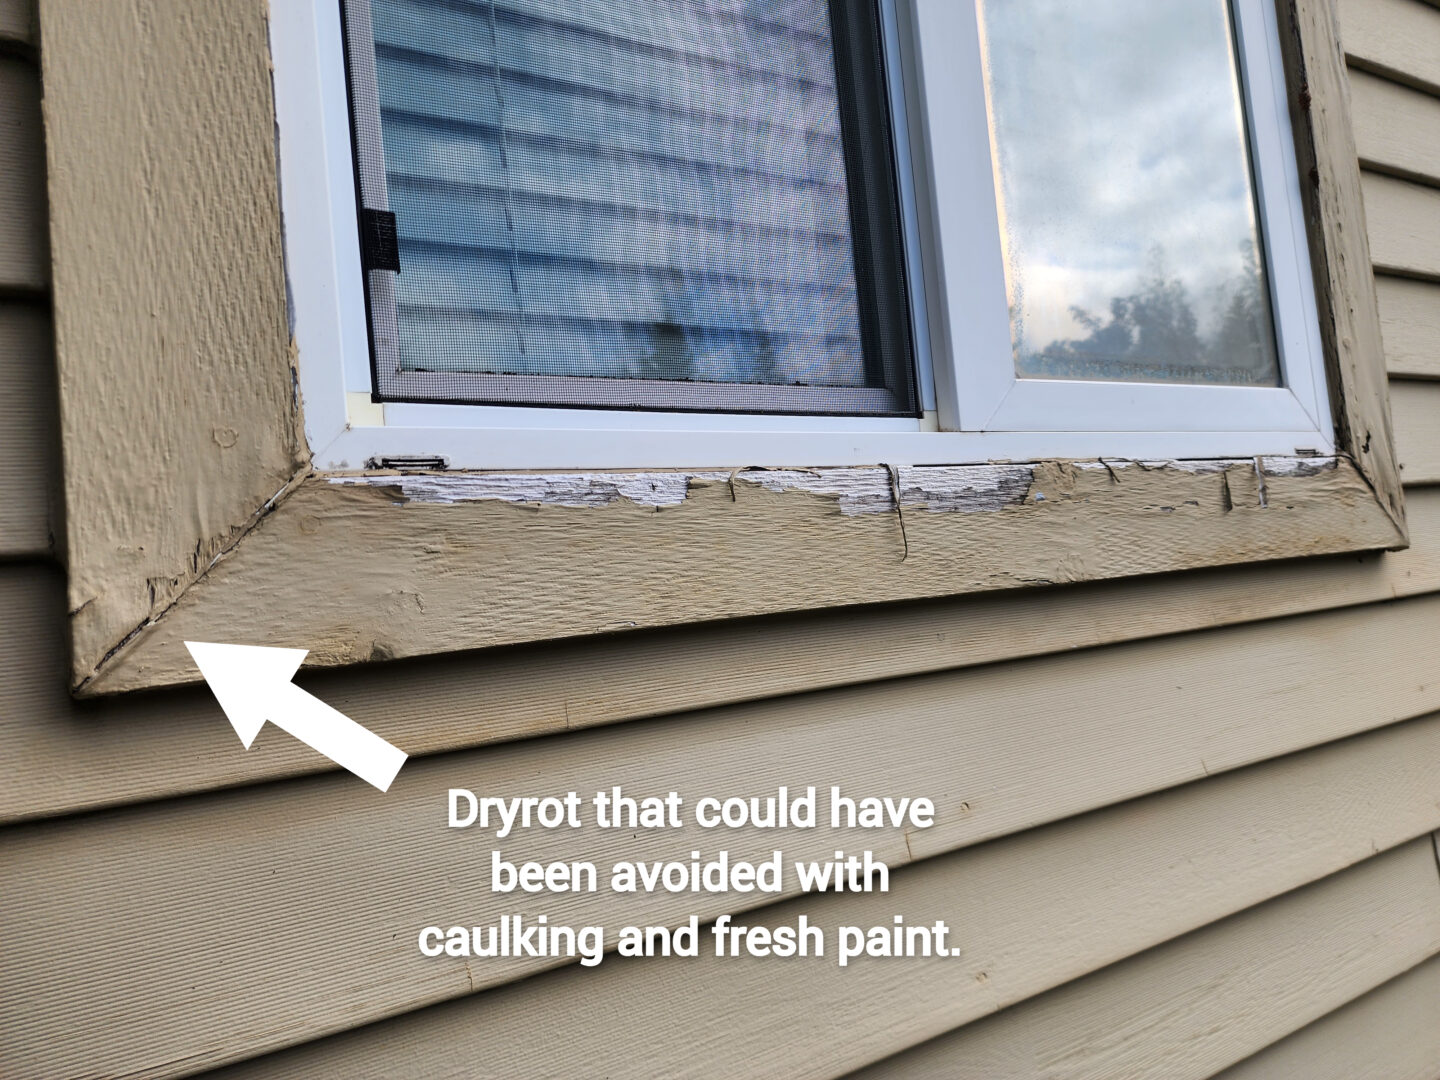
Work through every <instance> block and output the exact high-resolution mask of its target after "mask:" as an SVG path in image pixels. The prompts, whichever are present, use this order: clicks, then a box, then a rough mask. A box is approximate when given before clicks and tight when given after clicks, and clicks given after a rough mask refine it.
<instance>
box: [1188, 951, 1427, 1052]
mask: <svg viewBox="0 0 1440 1080" xmlns="http://www.w3.org/2000/svg"><path fill="white" fill-rule="evenodd" d="M1437 1012H1440V957H1435V958H1433V959H1430V960H1427V961H1425V962H1424V963H1423V964H1419V965H1417V966H1416V967H1414V968H1412V969H1410V970H1409V971H1407V972H1406V973H1405V974H1404V975H1401V976H1399V977H1398V978H1395V979H1391V980H1390V981H1389V982H1387V983H1386V984H1385V985H1384V986H1381V987H1379V988H1377V989H1375V990H1372V991H1370V993H1368V994H1366V995H1365V996H1364V997H1361V998H1359V999H1357V1000H1356V1001H1353V1002H1351V1003H1350V1004H1349V1005H1346V1006H1345V1007H1344V1008H1343V1009H1337V1010H1336V1011H1335V1012H1333V1013H1331V1014H1330V1015H1328V1016H1323V1017H1321V1018H1320V1019H1319V1020H1316V1021H1315V1022H1314V1023H1313V1024H1310V1025H1309V1026H1308V1027H1305V1028H1302V1029H1301V1030H1300V1031H1297V1032H1296V1033H1295V1034H1293V1035H1291V1036H1290V1037H1289V1038H1286V1039H1283V1040H1281V1041H1280V1042H1278V1043H1276V1044H1275V1045H1274V1046H1271V1047H1269V1048H1268V1049H1266V1050H1263V1051H1261V1052H1260V1053H1259V1054H1256V1055H1255V1056H1254V1057H1252V1058H1248V1059H1246V1060H1245V1061H1242V1062H1241V1063H1240V1064H1239V1065H1236V1066H1235V1067H1234V1068H1233V1069H1227V1070H1226V1071H1225V1072H1223V1073H1221V1074H1220V1075H1219V1076H1217V1077H1216V1078H1215V1080H1435V1077H1436V1076H1440V1024H1437V1023H1436V1022H1435V1017H1436V1014H1437Z"/></svg>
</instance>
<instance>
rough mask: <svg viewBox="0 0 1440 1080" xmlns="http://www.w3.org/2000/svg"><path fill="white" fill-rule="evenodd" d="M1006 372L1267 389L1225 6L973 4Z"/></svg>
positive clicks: (1271, 341) (1218, 1)
mask: <svg viewBox="0 0 1440 1080" xmlns="http://www.w3.org/2000/svg"><path fill="white" fill-rule="evenodd" d="M981 12H982V16H981V37H982V41H983V50H984V55H985V78H986V86H987V91H988V95H989V107H990V123H991V135H992V140H993V143H994V150H995V157H996V165H995V174H996V181H997V186H998V190H999V197H1000V204H1001V214H1000V220H1001V229H1002V232H1003V242H1004V248H1005V264H1006V266H1005V269H1006V284H1007V287H1008V291H1009V298H1010V320H1011V337H1012V341H1013V344H1014V349H1015V368H1016V372H1017V374H1018V375H1020V376H1021V377H1022V378H1051V379H1057V378H1058V379H1118V380H1128V381H1138V382H1181V383H1227V384H1239V385H1249V386H1277V385H1279V383H1280V369H1279V364H1278V362H1277V358H1276V350H1275V335H1274V330H1273V327H1272V322H1271V312H1270V300H1269V292H1268V287H1267V285H1266V280H1265V272H1264V264H1263V258H1262V256H1261V251H1262V248H1261V243H1260V237H1259V230H1258V229H1257V227H1256V209H1255V192H1254V185H1253V182H1252V178H1251V173H1250V163H1249V153H1248V148H1247V146H1246V136H1245V125H1244V119H1243V113H1242V108H1243V106H1242V103H1241V97H1240V89H1239V82H1238V77H1237V71H1236V61H1235V54H1234V48H1233V43H1232V42H1233V39H1232V33H1231V26H1230V14H1229V11H1228V8H1227V5H1226V4H1225V3H1224V2H1223V0H1163V2H1160V0H1105V2H1103V3H1101V2H1092V3H1081V2H1076V0H984V2H983V3H982V6H981Z"/></svg>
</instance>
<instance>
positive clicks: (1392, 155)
mask: <svg viewBox="0 0 1440 1080" xmlns="http://www.w3.org/2000/svg"><path fill="white" fill-rule="evenodd" d="M1350 102H1351V109H1352V113H1351V115H1352V117H1353V120H1354V125H1355V145H1356V148H1357V149H1358V151H1359V153H1360V163H1361V164H1362V165H1364V166H1365V167H1366V168H1369V169H1377V170H1380V171H1383V172H1391V173H1395V174H1397V175H1400V176H1405V177H1409V178H1412V179H1416V180H1420V181H1421V182H1425V183H1440V97H1437V96H1435V95H1434V94H1427V93H1423V92H1422V91H1419V90H1414V89H1411V88H1409V87H1406V86H1401V85H1399V84H1398V83H1393V82H1391V81H1390V80H1388V79H1384V78H1380V77H1379V76H1376V75H1368V74H1366V73H1365V72H1364V71H1352V72H1351V73H1350Z"/></svg>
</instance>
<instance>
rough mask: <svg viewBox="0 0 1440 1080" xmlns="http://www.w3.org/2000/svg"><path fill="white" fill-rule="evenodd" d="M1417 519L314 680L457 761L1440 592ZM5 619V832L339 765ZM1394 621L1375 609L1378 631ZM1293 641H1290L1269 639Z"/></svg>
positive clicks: (27, 624)
mask: <svg viewBox="0 0 1440 1080" xmlns="http://www.w3.org/2000/svg"><path fill="white" fill-rule="evenodd" d="M1407 512H1408V515H1409V519H1410V527H1411V534H1412V540H1411V547H1410V549H1409V550H1407V551H1403V552H1396V553H1393V554H1388V555H1383V556H1382V555H1375V554H1372V555H1364V556H1347V557H1341V558H1332V559H1307V560H1296V561H1294V562H1286V563H1271V564H1261V565H1255V566H1248V567H1236V568H1231V569H1227V570H1220V571H1207V572H1203V573H1194V574H1185V575H1171V576H1167V577H1163V578H1143V579H1136V580H1132V581H1124V582H1114V583H1107V584H1102V585H1095V586H1077V587H1072V588H1066V589H1046V590H1033V591H1024V592H1016V593H1007V594H1004V595H999V596H991V597H984V598H978V599H977V598H970V599H965V600H952V601H945V602H941V603H934V604H908V605H897V606H895V607H887V608H881V609H877V610H852V611H837V612H830V613H828V614H820V615H810V616H803V617H794V618H786V619H780V620H767V621H761V622H756V623H739V624H729V625H725V624H721V625H710V626H697V627H688V628H683V629H679V630H676V631H673V632H666V633H663V634H636V635H633V636H628V637H622V638H609V639H599V640H594V641H582V642H576V643H561V644H557V645H552V646H541V647H530V648H525V649H513V650H498V651H495V652H491V653H477V654H467V655H465V656H459V657H448V658H441V659H436V660H429V661H424V662H417V663H404V664H394V665H381V666H368V667H360V668H354V669H348V670H344V671H340V672H335V673H329V674H323V675H316V676H309V675H307V676H303V677H302V679H301V682H302V683H303V684H304V685H305V686H306V687H308V688H309V689H311V690H312V691H314V692H316V693H317V694H319V695H320V696H321V697H323V698H324V699H325V700H327V701H329V702H330V703H332V704H333V705H335V706H336V707H337V708H340V709H342V710H344V711H345V712H346V713H347V714H349V715H351V716H353V717H354V718H355V719H356V720H357V721H359V722H360V723H363V724H365V725H367V726H369V727H372V728H374V729H375V730H376V731H378V732H380V733H381V734H382V735H384V736H385V737H386V738H388V739H390V740H391V741H393V742H394V743H395V744H396V745H398V746H400V747H402V748H404V749H405V750H407V751H409V752H410V753H412V754H429V753H435V752H438V751H447V750H457V749H462V748H465V747H473V746H476V745H479V744H483V743H488V742H492V741H495V740H499V739H510V738H514V737H516V736H518V735H523V734H527V733H528V734H541V733H554V732H557V731H562V730H564V729H566V728H567V727H568V728H572V729H574V728H582V727H591V726H595V725H602V724H610V723H615V722H617V721H622V720H632V719H638V718H642V717H646V716H653V715H656V714H665V713H675V712H679V711H681V710H687V709H699V708H702V707H713V706H719V705H725V704H728V703H734V702H743V701H748V700H754V699H760V698H770V697H774V696H776V695H783V694H790V693H796V692H801V691H810V690H817V689H820V688H822V687H826V686H838V685H845V684H847V683H859V682H862V681H874V680H880V679H886V678H895V677H899V676H906V675H914V674H920V673H925V672H931V671H939V670H950V669H956V668H961V667H965V666H969V665H980V664H987V663H992V662H995V661H998V660H1005V659H1010V658H1014V657H1019V656H1030V655H1037V654H1048V653H1054V652H1058V651H1069V650H1074V649H1076V648H1081V647H1087V646H1095V645H1100V644H1107V643H1115V642H1122V641H1125V640H1133V639H1140V638H1146V637H1153V636H1159V635H1164V634H1174V633H1177V632H1182V631H1189V630H1195V629H1198V628H1201V627H1205V626H1208V625H1217V626H1218V625H1222V624H1232V623H1241V622H1246V621H1250V620H1258V619H1264V618H1267V617H1272V616H1280V615H1289V614H1293V613H1298V612H1306V611H1314V610H1317V609H1324V608H1335V607H1341V606H1345V605H1355V604H1364V603H1367V602H1369V601H1374V600H1382V599H1388V598H1390V597H1394V596H1410V595H1415V594H1418V593H1424V592H1430V591H1433V590H1440V491H1437V492H1431V491H1428V490H1416V491H1413V492H1412V493H1411V495H1410V498H1409V500H1408V509H1407ZM0 609H3V610H5V611H7V612H8V613H9V617H10V619H11V620H12V626H13V627H14V631H13V632H12V634H11V635H10V637H9V639H8V641H7V645H6V648H5V649H4V650H3V651H0V775H3V776H4V779H5V783H3V784H0V818H10V819H14V818H16V817H23V816H37V815H49V814H58V813H64V812H67V811H73V810H78V809H87V808H93V807H97V806H103V805H107V804H114V803H119V802H126V801H132V800H138V799H147V798H156V797H160V796H164V795H170V794H178V793H182V792H186V791H194V790H201V789H206V788H215V787H221V786H227V785H234V784H244V783H251V782H254V781H257V780H261V779H267V778H273V777H279V776H286V775H296V774H299V773H304V772H313V771H319V770H324V769H327V768H329V763H328V762H326V761H325V760H324V759H323V758H320V757H319V755H316V754H314V753H312V752H311V751H310V750H309V749H308V748H305V747H304V746H301V745H300V744H298V743H295V742H293V741H292V740H289V739H287V738H284V737H278V736H275V734H274V733H273V732H268V733H267V734H266V735H263V736H262V737H261V739H260V741H259V742H258V743H257V745H256V746H255V747H254V748H253V749H252V750H251V751H250V752H249V753H246V754H240V753H237V752H236V748H235V742H234V735H233V733H232V732H231V730H230V728H229V726H228V725H227V724H226V723H225V722H224V721H223V719H221V716H220V713H219V710H218V709H217V708H216V706H215V705H214V703H213V701H212V700H211V699H210V697H209V695H208V694H207V693H206V692H205V691H204V690H203V689H198V688H197V689H190V690H185V691H176V692H169V693H166V694H165V695H164V696H163V697H149V698H145V697H142V698H128V699H127V698H121V699H116V700H114V701H106V702H104V703H86V704H84V705H80V704H77V703H76V702H74V701H73V700H72V699H71V698H70V696H69V694H68V693H67V692H66V682H65V675H66V670H67V669H66V664H65V647H64V617H65V616H64V612H65V605H64V590H63V583H62V580H61V577H60V574H59V573H58V572H55V573H52V574H48V575H45V574H40V575H37V574H36V573H35V572H34V571H33V570H30V569H26V568H21V567H12V568H9V569H7V568H5V567H0ZM1386 617H1388V616H1386V615H1385V614H1384V613H1383V612H1377V613H1376V614H1375V616H1374V619H1375V621H1376V622H1378V623H1383V620H1384V619H1385V618H1386ZM1290 633H1291V631H1290V630H1289V629H1287V628H1284V627H1280V628H1276V629H1274V630H1272V631H1270V632H1269V637H1270V638H1277V637H1278V638H1283V637H1286V636H1288V635H1289V634H1290ZM1097 655H1104V654H1097ZM1072 663H1073V661H1072ZM876 692H878V691H876ZM997 707H1001V708H1003V705H1000V706H997ZM757 708H760V707H758V706H757ZM788 708H789V706H788V704H787V703H786V702H785V701H776V702H775V703H773V704H771V705H768V706H765V707H763V708H760V711H759V712H757V713H756V714H755V715H756V716H757V718H758V717H769V716H774V715H782V716H783V715H784V714H785V713H786V711H787V709H788ZM98 718H103V719H104V723H103V724H101V723H97V722H96V721H97V719H98ZM685 722H686V723H688V721H685Z"/></svg>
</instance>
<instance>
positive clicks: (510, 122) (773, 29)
mask: <svg viewBox="0 0 1440 1080" xmlns="http://www.w3.org/2000/svg"><path fill="white" fill-rule="evenodd" d="M344 10H345V17H346V40H347V51H348V59H347V62H348V67H349V80H350V90H351V104H352V118H353V134H354V138H355V144H356V150H357V155H356V159H357V173H358V178H357V179H358V193H359V198H360V202H361V205H362V208H367V209H368V210H371V211H376V210H378V211H382V212H388V213H391V214H393V215H394V218H393V222H394V230H395V245H396V249H397V250H398V265H399V270H398V272H397V271H396V270H395V269H394V268H393V263H391V262H389V261H388V260H387V261H386V265H385V266H379V265H376V263H375V261H374V260H372V262H371V268H370V269H368V270H367V273H366V275H365V276H366V279H367V293H368V306H369V309H370V320H371V331H372V345H373V352H374V362H375V363H374V368H375V379H376V389H377V395H378V396H379V397H381V398H382V399H384V398H389V399H402V400H404V399H410V400H448V401H461V402H511V403H531V404H552V405H557V404H558V405H589V406H602V407H604V406H609V407H624V408H667V409H669V408H703V409H707V410H737V411H786V412H813V413H878V414H898V413H913V411H914V408H915V401H914V393H913V389H912V382H913V381H912V377H911V371H910V360H909V325H908V310H909V307H908V302H907V300H906V296H905V288H906V284H905V281H904V273H903V265H904V264H903V260H902V258H901V255H900V243H901V239H900V232H899V219H898V213H897V209H896V206H895V184H894V165H893V160H892V156H891V152H890V139H889V129H888V115H889V114H888V106H887V104H886V101H885V96H884V72H883V69H882V67H881V55H882V53H881V49H880V42H879V29H878V18H877V16H876V13H875V11H874V9H873V5H872V4H870V3H868V2H861V3H856V2H846V3H833V4H832V3H827V2H826V0H662V2H655V0H505V2H495V0H348V2H347V3H346V4H345V8H344ZM383 220H388V219H383ZM387 267H388V268H387Z"/></svg>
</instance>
